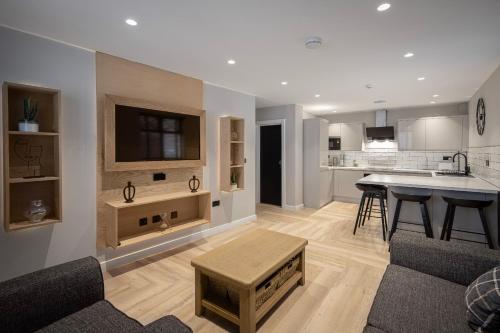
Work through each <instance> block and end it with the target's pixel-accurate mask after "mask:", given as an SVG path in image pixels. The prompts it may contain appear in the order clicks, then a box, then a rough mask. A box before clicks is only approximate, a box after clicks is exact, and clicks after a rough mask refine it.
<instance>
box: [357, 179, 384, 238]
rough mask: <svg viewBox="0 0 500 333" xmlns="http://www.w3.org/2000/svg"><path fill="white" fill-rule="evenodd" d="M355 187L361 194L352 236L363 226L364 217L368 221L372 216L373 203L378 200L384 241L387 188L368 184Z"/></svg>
mask: <svg viewBox="0 0 500 333" xmlns="http://www.w3.org/2000/svg"><path fill="white" fill-rule="evenodd" d="M356 187H357V188H358V189H359V190H360V191H362V192H363V195H362V196H361V201H360V202H359V207H358V215H357V216H356V223H355V224H354V231H353V234H354V235H356V230H357V229H358V228H359V227H361V225H365V220H366V217H367V216H368V219H370V218H371V216H372V209H373V201H374V200H375V199H378V201H379V210H378V212H379V213H380V216H377V217H380V219H381V221H382V236H383V238H384V241H385V238H386V237H385V234H386V232H387V216H386V208H385V207H386V204H385V201H386V200H387V188H386V187H385V186H381V185H368V184H356Z"/></svg>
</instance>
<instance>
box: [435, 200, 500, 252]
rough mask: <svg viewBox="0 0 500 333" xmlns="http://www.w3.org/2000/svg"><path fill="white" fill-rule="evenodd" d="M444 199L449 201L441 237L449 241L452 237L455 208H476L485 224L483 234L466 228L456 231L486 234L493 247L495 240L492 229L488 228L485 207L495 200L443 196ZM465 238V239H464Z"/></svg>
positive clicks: (489, 243) (489, 244)
mask: <svg viewBox="0 0 500 333" xmlns="http://www.w3.org/2000/svg"><path fill="white" fill-rule="evenodd" d="M443 200H444V201H446V203H448V207H447V208H446V215H445V218H444V222H443V230H442V231H441V239H442V240H444V239H446V240H447V241H449V240H450V239H451V231H452V230H453V220H454V219H455V209H456V208H457V207H463V208H473V209H474V208H475V209H477V211H478V212H479V218H480V219H481V223H482V225H483V232H484V233H483V234H481V233H477V232H471V231H465V230H459V229H454V230H455V231H459V232H464V233H470V234H477V235H484V236H485V237H486V241H487V244H488V246H489V248H490V249H492V248H493V241H492V239H491V235H490V230H489V228H488V221H487V220H486V214H485V213H484V209H485V208H486V207H488V206H489V205H491V204H492V203H493V200H469V199H457V198H451V197H443ZM462 240H464V239H462Z"/></svg>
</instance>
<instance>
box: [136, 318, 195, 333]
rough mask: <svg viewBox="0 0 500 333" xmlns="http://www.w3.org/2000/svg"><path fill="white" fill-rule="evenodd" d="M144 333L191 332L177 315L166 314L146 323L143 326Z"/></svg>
mask: <svg viewBox="0 0 500 333" xmlns="http://www.w3.org/2000/svg"><path fill="white" fill-rule="evenodd" d="M144 332H146V333H165V332H168V333H193V331H192V330H191V328H189V326H187V325H186V324H184V323H183V322H182V321H180V320H179V319H177V317H175V316H172V315H168V316H165V317H162V318H160V319H158V320H157V321H154V322H152V323H151V324H149V325H146V327H145V328H144Z"/></svg>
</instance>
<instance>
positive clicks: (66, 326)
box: [37, 301, 143, 333]
mask: <svg viewBox="0 0 500 333" xmlns="http://www.w3.org/2000/svg"><path fill="white" fill-rule="evenodd" d="M142 331H143V326H142V325H141V324H140V323H139V322H138V321H136V320H134V319H132V318H130V317H128V316H127V315H125V314H124V313H123V312H121V311H119V310H117V309H116V308H115V307H114V306H113V305H112V304H111V303H109V302H108V301H99V302H97V303H94V304H93V305H91V306H89V307H86V308H84V309H82V310H80V311H78V312H75V313H73V314H71V315H69V316H67V317H64V318H63V319H61V320H59V321H56V322H55V323H53V324H51V325H49V326H47V327H45V328H42V329H41V330H39V331H37V332H40V333H52V332H54V333H55V332H65V333H82V332H88V333H91V332H95V333H98V332H127V333H133V332H142Z"/></svg>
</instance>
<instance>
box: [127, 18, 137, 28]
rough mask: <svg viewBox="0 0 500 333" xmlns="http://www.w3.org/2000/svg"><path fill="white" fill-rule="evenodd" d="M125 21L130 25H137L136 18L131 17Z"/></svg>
mask: <svg viewBox="0 0 500 333" xmlns="http://www.w3.org/2000/svg"><path fill="white" fill-rule="evenodd" d="M125 23H127V24H128V25H131V26H133V27H135V26H136V25H137V21H136V20H134V19H131V18H128V19H126V20H125Z"/></svg>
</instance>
